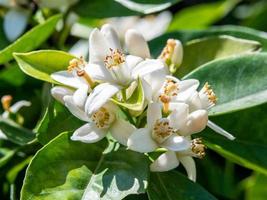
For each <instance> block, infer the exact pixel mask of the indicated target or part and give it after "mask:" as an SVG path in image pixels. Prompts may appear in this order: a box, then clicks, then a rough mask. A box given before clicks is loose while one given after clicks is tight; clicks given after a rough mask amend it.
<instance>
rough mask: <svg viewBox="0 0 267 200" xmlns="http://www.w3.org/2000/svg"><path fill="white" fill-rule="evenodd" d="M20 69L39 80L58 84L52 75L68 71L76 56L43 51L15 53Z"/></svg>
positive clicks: (60, 52) (61, 52)
mask: <svg viewBox="0 0 267 200" xmlns="http://www.w3.org/2000/svg"><path fill="white" fill-rule="evenodd" d="M14 57H15V59H16V61H17V63H18V64H19V67H20V68H21V70H22V71H23V72H25V73H26V74H28V75H30V76H32V77H34V78H37V79H39V80H43V81H47V82H51V83H56V82H55V81H54V80H53V79H52V78H51V77H50V74H52V73H53V72H57V71H61V70H66V69H67V67H68V65H69V61H70V60H71V59H73V58H74V56H72V55H70V54H68V53H65V52H63V51H56V50H42V51H33V52H30V53H15V54H14Z"/></svg>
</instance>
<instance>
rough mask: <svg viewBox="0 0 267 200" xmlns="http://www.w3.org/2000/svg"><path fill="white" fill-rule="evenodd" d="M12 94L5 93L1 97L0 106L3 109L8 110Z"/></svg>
mask: <svg viewBox="0 0 267 200" xmlns="http://www.w3.org/2000/svg"><path fill="white" fill-rule="evenodd" d="M12 99H13V98H12V96H11V95H5V96H3V97H2V98H1V102H2V106H3V108H4V110H5V111H10V105H11V102H12Z"/></svg>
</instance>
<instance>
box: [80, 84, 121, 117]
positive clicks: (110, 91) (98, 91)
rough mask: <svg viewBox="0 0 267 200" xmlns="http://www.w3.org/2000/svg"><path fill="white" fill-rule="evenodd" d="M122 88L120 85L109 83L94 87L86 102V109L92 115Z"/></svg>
mask: <svg viewBox="0 0 267 200" xmlns="http://www.w3.org/2000/svg"><path fill="white" fill-rule="evenodd" d="M119 90H120V86H118V85H115V84H109V83H102V84H100V85H98V86H96V87H95V88H94V90H93V91H92V92H91V94H90V95H89V97H88V98H87V101H86V104H85V111H86V113H87V114H88V115H91V114H92V113H94V112H95V111H97V110H98V109H99V108H101V107H102V106H103V105H104V104H105V103H107V102H108V101H109V99H110V98H111V97H112V96H114V95H115V94H116V93H117V92H118V91H119Z"/></svg>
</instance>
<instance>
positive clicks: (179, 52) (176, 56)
mask: <svg viewBox="0 0 267 200" xmlns="http://www.w3.org/2000/svg"><path fill="white" fill-rule="evenodd" d="M175 43H176V45H175V47H174V50H173V54H172V58H171V60H172V63H173V64H175V65H176V66H180V65H181V64H182V61H183V45H182V43H181V42H180V41H179V40H175Z"/></svg>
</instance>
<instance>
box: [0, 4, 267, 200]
mask: <svg viewBox="0 0 267 200" xmlns="http://www.w3.org/2000/svg"><path fill="white" fill-rule="evenodd" d="M90 2H91V1H86V0H81V1H79V2H78V0H70V1H67V0H65V1H64V0H60V1H58V2H57V1H42V0H35V1H27V0H20V1H16V0H15V1H8V0H0V49H1V50H2V49H4V48H5V47H7V46H8V45H9V44H11V43H12V42H14V41H16V39H17V38H19V37H20V36H21V35H23V34H24V33H26V32H27V31H29V30H31V29H32V28H33V27H35V26H36V25H38V24H40V23H43V22H44V21H45V20H46V19H47V18H49V17H50V16H53V15H54V14H56V13H62V14H63V15H64V17H63V18H64V21H61V22H60V23H58V24H57V28H56V30H57V31H56V32H54V33H53V34H52V35H51V36H50V37H49V38H48V39H47V40H46V42H42V44H40V45H39V46H38V48H37V49H59V50H63V51H68V52H70V53H72V54H74V55H77V56H83V57H85V58H88V41H87V39H88V36H89V33H90V31H91V30H92V28H94V27H100V26H101V25H102V24H104V23H111V24H113V25H114V26H115V27H116V30H118V32H119V35H120V36H121V37H123V34H124V33H125V31H126V30H127V29H128V28H135V29H138V30H140V31H141V32H142V33H143V35H144V37H145V38H146V39H147V40H149V41H150V40H153V39H155V38H157V37H159V36H160V35H162V34H165V33H168V32H173V31H181V30H186V31H192V30H202V29H207V28H209V27H213V26H225V25H238V26H244V27H249V28H253V29H256V30H259V31H263V32H265V31H267V1H266V0H225V1H223V0H217V1H216V0H183V1H179V2H177V3H176V1H173V5H171V6H166V9H165V11H164V12H156V13H153V14H152V15H150V14H148V15H140V13H139V14H138V16H128V17H115V16H112V15H114V14H111V13H114V9H115V11H116V12H118V13H119V15H124V13H123V12H124V10H123V9H121V8H120V6H118V7H116V6H115V7H110V6H109V4H108V1H107V0H104V1H103V5H104V7H103V6H102V7H101V8H100V7H99V6H98V3H95V2H96V1H92V3H90ZM135 2H139V3H140V2H143V1H142V0H138V1H137V0H136V1H135ZM144 2H148V1H144ZM160 2H162V3H164V0H160ZM87 8H90V10H91V12H90V13H89V12H88V11H87ZM92 8H94V9H92ZM101 9H102V13H100V11H101ZM103 9H104V11H103ZM92 10H94V11H95V12H92ZM147 10H148V13H149V8H148V9H147ZM135 14H136V12H134V11H133V12H127V13H125V15H135ZM262 34H263V33H262ZM33 42H34V41H33ZM152 51H153V50H152ZM0 60H1V58H0ZM55 62H56V61H55ZM0 63H1V65H0V96H3V95H6V94H9V95H12V96H13V102H16V101H19V100H22V99H24V100H29V101H31V102H32V106H31V107H25V108H22V109H21V110H20V114H21V115H23V116H24V124H23V125H24V127H26V128H29V129H33V128H35V126H36V124H37V122H38V121H39V119H40V117H41V115H42V113H43V112H44V110H43V106H42V105H43V104H44V102H45V100H44V99H45V98H46V97H45V96H44V95H43V94H45V93H44V91H45V89H46V88H47V85H46V84H43V82H41V81H38V80H36V79H33V78H31V77H29V76H27V75H25V74H24V73H23V72H22V71H21V70H20V68H19V67H17V66H16V65H17V64H16V62H15V61H14V60H12V59H11V60H9V61H8V62H0ZM266 111H267V105H261V106H258V107H256V108H251V109H248V110H246V111H238V112H236V113H235V114H232V115H231V116H227V115H226V116H223V117H215V118H214V121H215V122H216V121H220V122H222V123H221V124H222V126H223V127H226V128H227V129H228V130H232V129H231V127H232V126H233V125H236V122H238V121H239V120H241V119H240V116H243V118H242V120H243V122H244V121H246V120H249V118H246V116H255V117H256V118H257V117H259V114H261V115H262V116H264V114H265V113H266ZM2 112H4V110H3V108H0V113H2ZM265 116H266V114H265ZM240 123H241V122H240ZM259 123H260V122H259ZM241 124H242V123H241ZM243 124H245V125H243ZM243 124H242V126H238V125H236V126H234V127H235V128H234V130H232V131H233V132H239V133H240V134H242V133H243V132H247V133H246V136H244V137H247V139H249V137H255V136H254V135H253V134H254V133H255V132H257V133H258V134H257V135H258V136H259V137H258V141H259V142H262V145H266V144H267V141H266V139H265V138H266V137H263V136H264V131H265V130H262V129H260V128H259V127H263V125H264V124H265V125H267V119H266V117H263V118H262V119H261V125H259V124H249V121H248V122H247V123H246V122H245V123H243ZM259 132H260V133H259ZM260 136H261V137H260ZM263 140H264V141H263ZM7 147H8V148H7ZM15 148H16V145H15V144H13V143H12V142H9V141H6V140H0V188H1V189H0V199H9V197H10V195H11V196H12V195H13V194H12V191H13V192H15V193H16V196H17V197H18V196H19V191H20V187H21V185H22V181H23V177H24V174H25V169H26V167H27V164H28V162H29V159H30V158H31V156H32V155H33V154H34V152H35V151H34V150H33V152H27V156H26V157H25V155H26V154H24V155H23V154H16V155H15V156H14V157H13V158H12V159H11V160H8V159H7V158H8V157H7V155H9V154H12V149H15ZM25 158H29V159H28V160H27V159H26V160H25ZM7 160H8V162H11V163H12V166H14V167H13V168H12V169H10V167H9V166H10V165H5V163H6V162H7ZM241 162H242V161H241ZM266 162H267V155H266ZM197 168H198V169H197V172H198V180H197V182H198V183H199V184H200V185H202V186H203V187H204V188H205V189H206V190H208V191H209V192H210V193H212V194H213V195H215V196H216V197H217V198H218V199H222V200H240V199H245V200H265V199H267V177H266V176H265V175H263V174H261V173H259V172H256V171H253V170H250V169H248V168H245V167H243V166H240V165H237V164H234V163H233V162H232V161H231V160H227V159H225V158H223V157H221V156H220V155H219V154H217V153H215V152H214V151H211V150H207V156H206V157H205V158H204V159H202V160H197ZM249 168H250V167H249ZM179 170H181V171H183V169H182V168H181V169H179ZM258 171H261V170H258ZM13 186H14V187H16V190H12V187H13ZM177 187H179V186H177ZM10 188H11V189H10Z"/></svg>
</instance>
